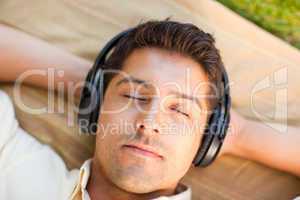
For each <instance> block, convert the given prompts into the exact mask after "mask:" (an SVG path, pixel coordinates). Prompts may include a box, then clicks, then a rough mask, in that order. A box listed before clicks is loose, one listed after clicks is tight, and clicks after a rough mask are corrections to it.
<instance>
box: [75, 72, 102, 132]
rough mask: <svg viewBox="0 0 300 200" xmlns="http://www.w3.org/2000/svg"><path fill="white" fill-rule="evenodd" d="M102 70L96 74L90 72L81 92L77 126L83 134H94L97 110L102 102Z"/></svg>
mask: <svg viewBox="0 0 300 200" xmlns="http://www.w3.org/2000/svg"><path fill="white" fill-rule="evenodd" d="M102 72H103V70H101V68H99V69H98V70H97V71H96V72H95V71H93V70H91V71H89V73H88V76H87V78H86V81H85V85H84V87H83V89H82V92H81V97H80V103H79V112H78V124H79V127H80V131H81V132H83V133H95V132H96V131H97V121H98V116H99V109H100V106H101V102H102V97H103V94H102V88H103V82H104V81H103V78H104V77H103V73H102Z"/></svg>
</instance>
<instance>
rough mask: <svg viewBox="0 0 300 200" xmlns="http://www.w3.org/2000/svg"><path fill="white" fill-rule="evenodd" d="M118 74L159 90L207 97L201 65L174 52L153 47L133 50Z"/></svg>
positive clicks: (204, 75)
mask: <svg viewBox="0 0 300 200" xmlns="http://www.w3.org/2000/svg"><path fill="white" fill-rule="evenodd" d="M122 71H124V72H125V74H128V75H130V76H132V77H135V78H138V79H142V80H145V81H146V82H148V83H150V84H151V85H153V86H154V87H156V88H158V89H160V91H168V90H170V89H172V90H177V91H178V90H180V92H183V93H186V94H192V93H194V94H195V93H197V94H199V93H201V94H208V91H209V81H208V77H207V75H206V73H205V72H204V70H203V68H202V66H201V65H200V64H199V63H197V62H196V61H194V60H193V59H191V58H189V57H187V56H183V55H181V54H179V53H176V52H171V51H168V50H163V49H157V48H143V49H137V50H134V51H133V52H132V53H131V54H130V56H129V57H128V58H127V59H126V60H125V62H124V65H123V68H122Z"/></svg>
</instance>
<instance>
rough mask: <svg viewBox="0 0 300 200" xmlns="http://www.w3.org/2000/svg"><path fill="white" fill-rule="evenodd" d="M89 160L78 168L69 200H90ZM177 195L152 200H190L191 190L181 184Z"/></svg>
mask: <svg viewBox="0 0 300 200" xmlns="http://www.w3.org/2000/svg"><path fill="white" fill-rule="evenodd" d="M91 161H92V160H91V159H89V160H86V161H85V162H84V163H83V165H82V166H81V168H80V171H79V177H78V181H77V185H76V187H75V189H74V191H73V193H72V195H71V200H91V199H90V196H89V194H88V192H87V190H86V186H87V183H88V180H89V177H90V172H91ZM176 190H177V192H178V193H177V194H175V195H172V196H161V197H158V198H155V199H152V200H190V199H191V196H192V192H191V188H190V187H187V186H185V185H183V184H181V183H180V184H179V185H178V187H177V189H176Z"/></svg>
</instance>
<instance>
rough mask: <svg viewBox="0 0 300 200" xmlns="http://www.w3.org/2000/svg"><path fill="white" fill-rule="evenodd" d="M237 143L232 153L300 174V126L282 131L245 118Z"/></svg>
mask: <svg viewBox="0 0 300 200" xmlns="http://www.w3.org/2000/svg"><path fill="white" fill-rule="evenodd" d="M235 143H236V145H235V147H234V148H233V151H232V154H234V155H237V156H240V157H243V158H246V159H250V160H254V161H258V162H260V163H263V164H266V165H268V166H270V167H273V168H276V169H279V170H284V171H287V172H290V173H293V174H295V175H297V176H300V128H295V127H288V131H287V132H279V131H277V130H275V129H273V128H271V127H269V126H267V125H265V124H263V123H259V122H254V121H248V120H245V122H244V126H243V128H242V129H241V130H240V133H238V135H237V137H236V142H235Z"/></svg>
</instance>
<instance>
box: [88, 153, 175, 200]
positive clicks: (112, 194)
mask: <svg viewBox="0 0 300 200" xmlns="http://www.w3.org/2000/svg"><path fill="white" fill-rule="evenodd" d="M91 164H92V165H91V174H90V178H89V181H88V184H87V191H88V193H89V196H90V198H91V199H92V200H98V199H101V200H112V199H118V200H128V199H136V200H143V199H153V198H157V197H159V196H170V195H173V194H174V193H175V189H176V186H175V187H173V188H172V189H168V190H159V191H154V192H150V193H143V194H138V193H130V192H127V191H125V190H122V189H121V188H119V187H117V186H116V185H115V184H114V183H112V182H111V181H110V180H108V179H107V178H106V177H105V175H104V173H103V170H102V169H101V167H100V166H99V164H98V162H97V161H96V159H93V161H92V163H91Z"/></svg>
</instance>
